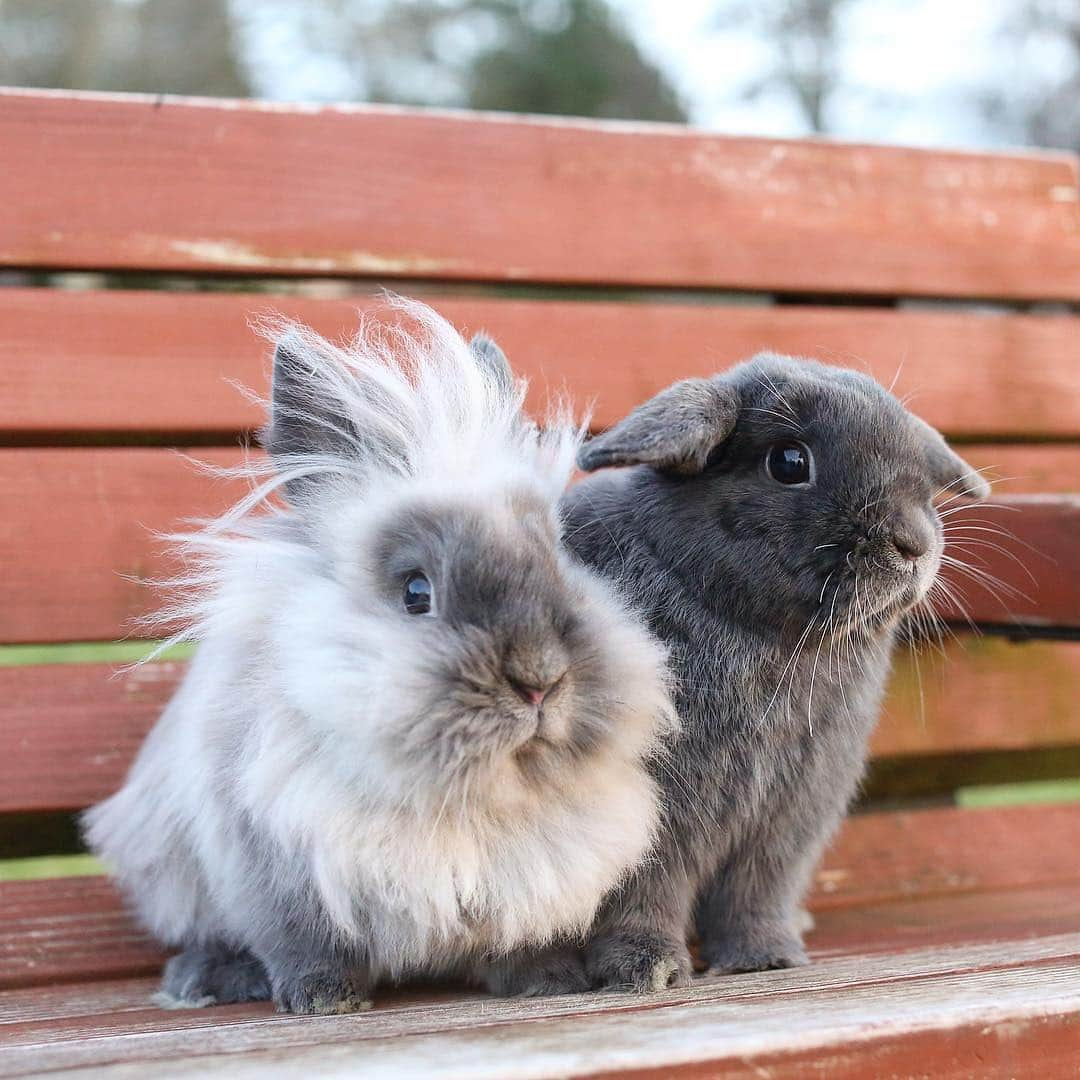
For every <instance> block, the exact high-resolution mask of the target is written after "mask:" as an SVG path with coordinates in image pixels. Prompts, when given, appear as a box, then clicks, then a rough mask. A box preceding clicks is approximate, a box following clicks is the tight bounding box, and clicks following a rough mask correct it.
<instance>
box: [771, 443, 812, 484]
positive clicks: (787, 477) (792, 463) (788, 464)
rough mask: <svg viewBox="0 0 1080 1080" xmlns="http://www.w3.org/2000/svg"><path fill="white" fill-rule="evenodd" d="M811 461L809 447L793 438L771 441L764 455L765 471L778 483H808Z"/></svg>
mask: <svg viewBox="0 0 1080 1080" xmlns="http://www.w3.org/2000/svg"><path fill="white" fill-rule="evenodd" d="M813 463H814V459H813V457H812V456H811V454H810V448H809V447H808V446H803V444H802V443H801V442H795V441H794V440H790V441H788V442H778V443H773V445H772V446H770V447H769V450H768V453H767V454H766V455H765V471H766V472H767V473H768V474H769V475H770V476H771V477H772V478H773V479H774V480H775V481H776V482H777V483H778V484H808V483H809V482H810V480H811V477H812V474H813Z"/></svg>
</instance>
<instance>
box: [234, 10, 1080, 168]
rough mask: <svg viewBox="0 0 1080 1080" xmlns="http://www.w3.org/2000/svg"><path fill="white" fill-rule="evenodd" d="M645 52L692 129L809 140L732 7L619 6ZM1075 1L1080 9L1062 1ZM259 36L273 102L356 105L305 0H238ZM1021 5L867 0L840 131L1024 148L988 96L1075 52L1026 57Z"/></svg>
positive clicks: (836, 111) (853, 16)
mask: <svg viewBox="0 0 1080 1080" xmlns="http://www.w3.org/2000/svg"><path fill="white" fill-rule="evenodd" d="M610 2H611V3H612V4H613V6H614V7H615V8H617V9H618V10H619V11H621V12H622V14H623V15H624V17H625V18H626V20H627V21H628V23H629V25H630V27H631V29H632V31H633V32H634V35H635V37H636V38H637V40H638V41H639V43H640V45H641V47H642V48H643V50H644V51H645V52H646V53H647V54H648V55H649V56H651V57H652V58H653V59H654V60H655V61H656V62H657V63H659V65H660V66H661V67H662V68H663V69H664V71H665V72H666V73H667V74H668V75H669V77H670V78H671V79H672V81H673V82H674V83H675V84H676V86H677V87H678V88H679V90H680V91H681V93H682V96H683V99H684V101H685V103H686V104H687V106H688V108H689V110H690V113H691V117H692V121H693V122H694V123H695V124H697V125H700V126H702V127H705V128H709V129H712V130H716V131H722V132H730V133H742V134H758V135H766V136H798V135H804V134H806V133H807V131H806V126H805V122H804V120H803V118H802V116H801V115H800V113H799V110H798V109H797V108H796V107H795V105H794V103H793V102H792V101H791V100H790V99H788V98H787V97H786V96H785V95H784V94H782V93H773V94H770V95H769V96H766V97H762V98H760V99H757V100H754V101H746V100H740V95H739V88H740V87H742V86H744V85H746V84H747V83H748V82H749V81H751V80H752V79H753V77H754V76H755V75H757V74H760V73H761V72H762V71H763V70H766V69H767V67H768V62H769V52H768V46H767V43H765V42H763V41H761V40H760V39H758V38H756V37H755V36H754V35H753V34H752V33H748V32H746V31H739V30H737V29H734V30H733V29H719V28H717V27H716V26H715V23H714V19H713V13H714V12H715V11H716V9H717V7H718V6H719V4H720V0H610ZM1061 2H1063V3H1074V2H1080V0H1061ZM234 3H235V5H236V10H238V11H241V12H243V13H245V16H246V20H247V23H246V24H247V27H248V29H249V31H252V33H251V34H250V37H249V47H251V48H252V50H253V52H254V54H255V57H256V59H257V60H258V64H257V65H256V67H257V71H256V82H257V84H258V90H259V92H260V93H262V94H264V95H265V96H269V97H275V98H279V99H286V100H301V101H302V100H322V101H326V100H334V99H336V98H341V97H348V96H349V93H350V88H351V86H352V83H351V82H350V79H351V76H350V75H349V73H348V72H347V71H345V70H338V69H337V68H335V66H334V64H333V62H327V61H326V60H325V59H318V58H315V57H312V56H310V55H308V56H305V55H304V54H303V52H302V50H298V49H297V48H296V47H295V44H294V41H295V38H294V27H293V26H292V23H291V20H290V15H293V14H295V11H296V6H295V5H296V0H234ZM1016 6H1017V0H860V2H858V3H853V4H852V5H851V6H850V7H849V8H847V9H846V10H845V12H844V14H843V15H842V17H841V28H842V31H843V39H844V47H843V53H842V70H843V73H844V75H845V78H846V80H847V81H848V82H849V83H850V86H851V89H850V90H848V91H845V92H844V93H842V94H840V95H839V96H838V97H837V99H836V100H835V101H834V103H833V105H834V107H833V108H832V109H831V110H830V115H829V120H830V125H829V127H830V134H832V135H834V136H836V137H839V138H844V139H850V140H856V141H866V142H897V143H904V144H908V145H915V146H918V145H923V146H956V147H973V148H977V147H981V146H1000V145H1003V144H1005V145H1007V144H1009V143H1013V142H1018V141H1019V139H1018V138H1017V137H1016V136H1015V135H1014V133H1013V132H1010V131H1009V130H1008V129H1006V128H1004V127H1003V126H1001V125H998V126H996V127H995V126H993V125H991V124H990V123H989V122H988V121H987V120H986V118H985V117H984V116H983V114H982V112H981V110H980V107H979V95H980V93H982V92H985V91H986V90H987V89H993V88H995V87H996V88H1001V89H1005V90H1007V91H1008V92H1009V93H1010V95H1012V96H1013V97H1016V96H1017V95H1022V94H1025V93H1032V92H1034V91H1035V90H1036V89H1037V88H1038V84H1039V73H1043V74H1044V75H1045V76H1046V77H1047V78H1052V77H1053V76H1054V74H1055V72H1063V71H1065V70H1067V64H1068V63H1070V62H1071V61H1070V58H1069V57H1068V55H1067V54H1066V53H1065V52H1063V51H1060V50H1058V49H1055V48H1054V47H1053V46H1052V45H1051V46H1048V45H1046V44H1042V45H1038V44H1037V45H1035V46H1029V47H1028V49H1027V52H1026V53H1025V54H1023V55H1021V54H1020V53H1018V51H1017V48H1018V46H1017V43H1016V41H1015V40H1013V39H1010V38H1009V36H1008V35H1007V34H1005V33H1003V32H1002V27H1003V24H1004V23H1005V21H1006V16H1007V15H1008V13H1009V12H1010V11H1015V9H1016Z"/></svg>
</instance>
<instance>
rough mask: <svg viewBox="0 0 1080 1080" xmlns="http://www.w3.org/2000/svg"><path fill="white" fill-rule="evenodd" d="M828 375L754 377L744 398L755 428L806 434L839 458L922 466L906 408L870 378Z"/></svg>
mask: <svg viewBox="0 0 1080 1080" xmlns="http://www.w3.org/2000/svg"><path fill="white" fill-rule="evenodd" d="M828 371H829V375H828V377H823V376H821V375H820V374H818V372H817V371H816V370H813V369H811V370H810V371H801V370H798V369H794V370H792V369H787V370H783V371H774V372H772V373H769V372H762V373H761V374H760V375H759V376H757V377H756V378H753V379H751V381H750V383H749V385H748V386H747V387H746V388H745V390H744V395H743V403H744V407H746V412H747V415H748V418H749V420H750V423H751V425H752V426H753V427H755V428H757V429H758V430H764V431H768V432H771V433H773V434H775V435H777V436H780V435H783V434H785V433H787V434H791V435H793V436H795V435H798V434H802V435H804V436H806V437H808V438H811V439H815V441H817V442H818V443H819V444H820V446H819V447H818V449H821V450H824V451H826V452H831V453H834V454H836V455H838V456H844V455H847V456H849V457H852V458H857V459H862V460H867V461H869V460H870V459H875V458H878V459H884V460H889V461H892V462H893V463H894V464H895V465H896V466H897V467H898V468H901V469H907V468H911V467H915V466H917V465H918V464H919V463H920V462H921V460H922V455H921V443H920V441H919V438H918V435H917V432H916V429H915V426H914V424H913V423H912V419H911V416H910V414H909V413H908V412H907V410H906V409H905V408H904V407H903V405H901V403H900V402H899V401H897V400H896V398H895V397H893V396H892V394H890V393H889V392H888V391H887V390H885V389H884V388H883V387H882V386H880V385H879V384H878V383H876V382H875V381H874V380H873V379H871V378H869V377H868V376H866V375H862V374H861V373H859V372H854V371H846V370H841V369H828Z"/></svg>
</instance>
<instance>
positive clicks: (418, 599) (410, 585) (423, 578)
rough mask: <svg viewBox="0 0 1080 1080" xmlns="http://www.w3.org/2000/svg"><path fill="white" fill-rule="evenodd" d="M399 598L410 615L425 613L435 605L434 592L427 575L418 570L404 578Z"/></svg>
mask: <svg viewBox="0 0 1080 1080" xmlns="http://www.w3.org/2000/svg"><path fill="white" fill-rule="evenodd" d="M401 600H402V603H404V605H405V610H406V611H407V612H408V613H409V614H410V615H427V614H428V613H429V612H430V611H431V609H432V607H434V605H435V592H434V590H433V589H432V588H431V582H430V581H428V579H427V575H426V574H422V573H420V571H419V570H416V571H414V572H413V573H411V574H410V575H409V576H408V577H407V578H406V579H405V588H404V590H403V592H402V597H401Z"/></svg>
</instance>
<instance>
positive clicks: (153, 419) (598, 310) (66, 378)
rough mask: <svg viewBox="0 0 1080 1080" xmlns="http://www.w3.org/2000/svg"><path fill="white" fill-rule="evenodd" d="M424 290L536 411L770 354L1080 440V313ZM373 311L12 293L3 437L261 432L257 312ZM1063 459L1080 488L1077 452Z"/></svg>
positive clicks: (996, 429)
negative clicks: (500, 357) (490, 355)
mask: <svg viewBox="0 0 1080 1080" xmlns="http://www.w3.org/2000/svg"><path fill="white" fill-rule="evenodd" d="M0 213H2V211H0ZM428 299H429V300H430V301H431V302H432V303H434V304H435V305H436V307H437V308H438V309H439V310H440V311H442V312H443V313H444V314H445V315H446V316H447V318H449V319H450V320H451V321H452V322H453V323H454V324H455V325H457V326H458V327H459V328H460V329H462V330H463V331H464V332H466V333H469V332H474V331H476V330H477V329H480V328H485V329H487V330H488V331H490V332H491V333H493V334H494V335H495V336H496V337H497V338H498V339H499V340H500V342H501V343H502V344H503V346H504V348H505V349H506V351H507V354H508V355H509V356H510V357H511V359H512V360H513V362H514V364H515V365H516V366H517V367H518V369H519V370H520V371H521V372H522V373H523V374H526V375H528V376H529V377H530V378H531V380H532V381H533V384H534V394H533V397H532V399H531V404H532V406H533V407H534V408H540V407H542V404H543V401H544V399H545V398H546V396H547V394H548V393H549V392H551V391H561V390H563V389H565V390H568V391H569V392H570V394H571V395H572V397H573V399H574V401H575V402H577V403H578V405H579V407H584V405H585V404H586V403H587V402H589V401H595V403H596V413H595V423H596V425H597V426H601V427H602V426H606V425H608V424H611V423H613V422H614V421H616V420H618V419H619V418H620V417H622V416H624V415H625V414H626V413H627V412H629V411H630V409H632V408H633V407H634V406H635V405H638V404H640V403H641V402H642V401H643V400H645V399H646V398H647V397H649V396H651V395H652V394H654V393H656V392H657V391H658V390H660V389H661V388H663V387H664V386H666V385H667V384H668V383H670V382H673V381H674V380H675V379H679V378H684V377H686V376H689V375H709V374H712V373H714V372H716V371H719V370H722V369H724V368H726V367H728V366H730V365H732V364H734V363H736V362H738V361H739V360H742V359H745V358H746V357H748V356H750V355H752V354H754V353H756V352H759V351H760V350H762V349H766V348H768V349H772V350H774V351H777V352H786V353H793V354H795V355H805V356H811V357H814V358H817V359H820V360H824V361H826V362H828V363H834V364H838V365H841V366H848V367H853V368H856V369H857V370H861V371H868V372H870V373H871V374H873V375H874V376H875V377H877V378H878V379H879V380H880V381H882V382H883V383H885V384H886V385H889V384H890V383H892V382H893V381H894V379H895V383H896V391H897V393H899V394H901V395H905V394H908V393H911V394H913V395H914V397H913V399H912V408H913V409H915V410H916V411H917V412H918V413H919V414H920V415H922V416H923V417H924V418H925V419H926V420H927V421H929V422H930V423H932V424H934V425H935V426H937V427H939V428H941V429H942V430H944V431H947V432H948V433H949V434H951V435H954V436H960V437H963V438H966V439H978V438H984V439H985V438H995V439H1001V438H1030V437H1039V438H1043V439H1047V438H1055V439H1074V440H1077V439H1080V395H1077V393H1076V392H1075V384H1076V371H1077V355H1078V349H1080V318H1078V317H1069V316H1038V317H1036V316H1023V315H1002V314H992V315H990V314H986V313H978V312H967V313H948V312H940V311H888V310H873V309H859V308H841V309H838V308H815V307H784V306H779V307H768V306H751V305H745V304H743V305H738V304H730V303H729V304H715V305H713V304H708V305H706V304H696V305H688V304H675V303H655V302H654V303H625V302H624V303H615V302H595V301H590V302H584V301H572V302H571V301H554V300H532V301H526V300H506V299H496V298H489V299H468V300H465V299H461V298H454V297H447V296H431V297H428ZM376 306H377V304H376V302H374V301H372V300H371V298H370V297H366V296H363V295H358V296H355V297H352V298H349V299H342V300H311V299H300V298H296V297H286V296H273V295H258V294H238V295H231V294H230V295H222V294H200V293H195V294H185V293H168V292H134V291H133V292H127V291H125V292H97V291H89V292H73V291H58V290H51V289H0V326H2V327H3V331H2V344H0V350H2V355H3V363H2V364H0V434H2V433H7V434H8V436H9V437H11V436H15V435H20V434H21V435H29V434H36V435H41V434H50V433H62V434H63V435H64V436H65V437H70V434H71V433H73V432H84V433H88V434H100V433H109V434H113V435H119V434H123V433H143V432H155V431H164V432H169V433H172V434H174V435H175V436H176V437H183V435H184V434H196V433H199V434H206V433H211V434H213V433H227V432H238V431H241V430H250V429H252V428H254V427H257V426H258V425H259V424H261V423H262V422H263V417H262V415H261V414H260V411H259V410H258V409H257V408H256V407H255V406H253V405H252V404H251V403H250V402H249V401H248V400H247V399H246V398H245V397H244V396H243V395H241V394H240V393H238V392H237V391H236V390H235V388H234V387H233V386H232V385H230V384H229V382H228V380H232V381H233V382H240V383H242V384H244V385H246V386H249V387H252V388H253V389H255V390H256V391H258V392H259V393H261V394H264V393H265V392H266V390H267V388H268V385H269V378H268V376H269V367H268V363H269V361H268V357H269V346H268V345H267V344H266V342H265V341H264V340H263V339H262V338H261V337H260V336H259V335H258V334H257V333H256V332H255V331H254V330H253V329H252V327H251V325H250V323H251V320H252V318H253V317H257V316H259V315H264V314H267V313H269V312H274V311H277V312H280V313H281V314H284V315H287V316H288V317H290V318H294V319H299V320H300V321H302V322H306V323H309V324H310V325H312V326H314V327H315V328H317V329H318V330H319V331H320V332H322V333H324V334H326V335H328V336H330V337H332V338H335V339H340V338H344V337H348V336H349V335H351V334H352V333H354V332H355V330H356V325H357V312H358V311H359V310H371V309H372V308H373V307H376ZM1010 452H1011V453H1013V454H1015V453H1016V452H1017V451H1015V450H1011V448H1010V450H1006V456H1007V455H1008V453H1010ZM1063 452H1064V451H1063ZM1069 452H1071V454H1072V455H1073V456H1072V458H1071V460H1072V463H1073V465H1074V468H1073V470H1072V472H1071V476H1070V479H1071V482H1072V484H1073V486H1074V488H1075V486H1076V485H1077V484H1078V483H1080V480H1078V476H1080V469H1077V468H1075V466H1076V465H1077V463H1078V460H1080V457H1078V455H1080V452H1078V451H1077V450H1076V449H1075V448H1069ZM997 456H1001V455H997ZM980 464H999V462H997V461H996V460H995V459H994V457H991V459H990V460H988V461H986V462H980ZM1027 471H1029V470H1027V469H1026V468H1025V469H1022V470H1021V472H1027ZM1002 475H1017V471H1016V470H1011V471H1009V472H1004V473H1002ZM1061 482H1062V480H1061V478H1060V477H1058V478H1056V480H1055V485H1059V484H1060V483H1061ZM1042 490H1060V488H1059V487H1058V486H1053V487H1049V488H1043V489H1042Z"/></svg>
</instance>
